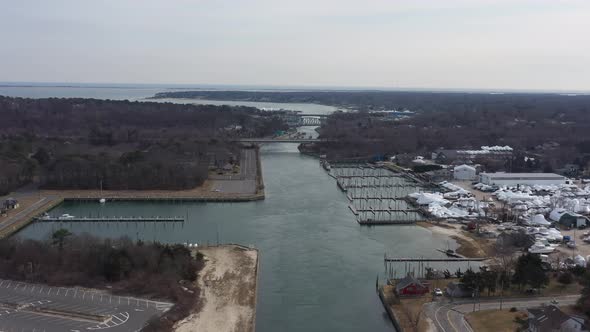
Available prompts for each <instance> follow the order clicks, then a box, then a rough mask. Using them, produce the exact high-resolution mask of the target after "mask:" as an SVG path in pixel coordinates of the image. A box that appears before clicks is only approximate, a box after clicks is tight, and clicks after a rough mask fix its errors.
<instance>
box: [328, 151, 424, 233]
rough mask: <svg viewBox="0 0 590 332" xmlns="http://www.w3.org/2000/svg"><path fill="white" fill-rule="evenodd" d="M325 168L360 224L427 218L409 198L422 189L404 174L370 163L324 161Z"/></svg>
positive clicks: (397, 222) (391, 222)
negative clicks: (411, 194)
mask: <svg viewBox="0 0 590 332" xmlns="http://www.w3.org/2000/svg"><path fill="white" fill-rule="evenodd" d="M324 168H325V169H326V170H329V175H330V176H331V177H332V178H334V179H335V180H336V185H337V187H338V188H339V189H340V190H341V191H343V192H345V193H346V197H347V198H348V200H349V205H348V208H349V210H350V211H351V212H352V213H353V215H354V216H355V218H356V220H357V222H358V223H359V224H360V225H366V226H373V225H404V224H413V223H415V222H417V221H420V220H424V219H425V217H424V216H423V215H422V211H421V210H420V209H418V208H416V207H414V206H412V205H410V204H409V203H408V201H407V195H408V194H409V193H413V192H417V191H420V190H422V188H421V186H420V184H418V183H417V182H416V181H414V180H412V179H411V178H409V177H408V176H406V175H405V174H404V173H398V172H393V171H392V170H390V169H387V168H384V167H380V166H374V165H369V164H356V165H355V164H338V163H336V164H333V165H332V164H329V163H327V162H325V163H324Z"/></svg>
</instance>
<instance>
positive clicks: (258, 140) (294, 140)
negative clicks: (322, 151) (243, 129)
mask: <svg viewBox="0 0 590 332" xmlns="http://www.w3.org/2000/svg"><path fill="white" fill-rule="evenodd" d="M233 142H240V143H300V144H301V143H325V142H330V140H327V139H319V138H238V139H235V140H233Z"/></svg>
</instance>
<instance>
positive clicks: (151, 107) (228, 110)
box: [0, 96, 286, 195]
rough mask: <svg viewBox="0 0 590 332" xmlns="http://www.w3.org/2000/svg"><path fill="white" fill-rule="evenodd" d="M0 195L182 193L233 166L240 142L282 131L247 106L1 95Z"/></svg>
mask: <svg viewBox="0 0 590 332" xmlns="http://www.w3.org/2000/svg"><path fill="white" fill-rule="evenodd" d="M0 116H1V117H2V121H0V195H4V194H7V193H8V192H10V191H12V190H14V189H16V188H18V187H20V186H23V185H25V184H27V183H31V182H34V183H36V184H38V185H40V186H41V187H44V188H53V189H98V188H99V187H100V186H101V185H102V188H103V189H114V190H117V189H139V190H143V189H171V190H175V189H187V188H194V187H196V186H198V185H200V184H201V183H202V182H203V181H204V180H205V179H207V175H208V165H209V164H210V163H212V162H217V161H219V159H221V160H233V161H235V162H239V158H236V156H239V145H237V144H235V143H231V142H229V140H230V139H233V138H238V137H263V136H269V135H271V134H273V133H274V132H276V131H277V130H284V129H286V124H285V123H284V121H283V120H282V119H281V118H280V117H279V116H278V115H277V114H276V113H272V112H265V111H261V110H258V109H256V108H252V107H240V106H213V105H183V104H173V103H155V102H130V101H112V100H98V99H80V98H46V99H30V98H10V97H2V96H0Z"/></svg>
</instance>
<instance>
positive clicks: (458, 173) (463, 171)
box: [453, 164, 476, 181]
mask: <svg viewBox="0 0 590 332" xmlns="http://www.w3.org/2000/svg"><path fill="white" fill-rule="evenodd" d="M475 177H476V170H475V167H471V166H469V165H465V164H463V165H459V166H455V168H453V178H455V180H463V181H473V180H475Z"/></svg>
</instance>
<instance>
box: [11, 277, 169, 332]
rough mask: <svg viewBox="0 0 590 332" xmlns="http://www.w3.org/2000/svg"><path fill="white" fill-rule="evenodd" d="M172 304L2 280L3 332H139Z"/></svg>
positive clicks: (96, 291)
mask: <svg viewBox="0 0 590 332" xmlns="http://www.w3.org/2000/svg"><path fill="white" fill-rule="evenodd" d="M170 307H172V304H171V303H168V302H158V301H151V300H146V299H141V298H135V297H126V296H117V295H111V294H108V293H106V292H104V291H99V290H93V289H83V288H67V287H49V286H45V285H37V284H28V283H23V282H16V281H10V280H2V279H0V331H6V332H8V331H10V332H12V331H14V332H17V331H19V332H26V331H33V332H54V331H69V332H76V331H79V332H81V331H96V330H108V331H109V332H110V331H113V332H115V331H116V332H122V331H138V330H140V329H141V328H142V327H143V326H144V325H145V323H146V321H147V320H148V319H150V318H151V317H152V316H154V315H160V314H162V313H163V312H164V311H166V310H168V309H169V308H170Z"/></svg>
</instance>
